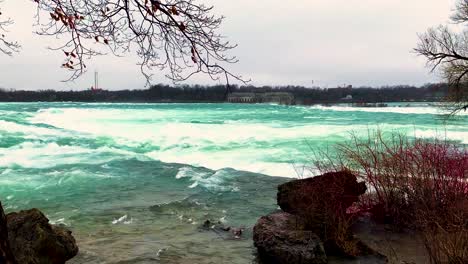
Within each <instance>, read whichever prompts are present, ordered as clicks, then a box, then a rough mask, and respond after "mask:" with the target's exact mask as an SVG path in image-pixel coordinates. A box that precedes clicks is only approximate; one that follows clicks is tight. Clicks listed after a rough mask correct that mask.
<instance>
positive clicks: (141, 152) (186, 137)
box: [0, 103, 468, 177]
mask: <svg viewBox="0 0 468 264" xmlns="http://www.w3.org/2000/svg"><path fill="white" fill-rule="evenodd" d="M22 106H23V105H22V104H6V105H3V110H2V111H3V113H4V116H5V117H8V116H14V115H15V114H16V115H17V116H18V115H20V114H21V113H23V114H24V112H23V111H22V110H21V107H22ZM36 106H37V109H33V110H34V111H26V114H27V115H26V116H22V117H21V118H18V120H14V118H5V119H4V120H2V119H0V131H1V132H2V134H3V137H5V135H6V134H10V135H18V136H20V137H22V140H21V141H20V142H18V144H15V145H13V146H10V147H7V148H5V147H2V148H0V156H1V157H2V158H1V160H0V167H9V166H21V167H31V168H47V167H54V166H58V165H61V164H62V165H63V164H70V163H80V164H83V163H84V164H94V163H103V162H108V161H110V160H113V159H125V158H127V159H129V158H136V159H139V160H148V159H154V160H158V161H162V162H166V163H181V164H188V165H192V166H202V167H206V168H209V169H212V170H221V169H224V168H233V169H236V170H242V171H250V172H256V173H262V174H267V175H272V176H283V177H298V176H301V175H299V174H301V173H304V170H303V167H304V166H307V165H308V164H307V162H308V160H309V159H310V157H311V154H312V151H313V150H314V149H316V148H321V147H326V146H331V145H333V144H334V143H336V142H342V141H343V140H345V139H346V138H347V137H348V136H349V133H350V132H354V133H358V134H362V135H365V134H366V133H368V132H369V130H372V129H381V130H383V131H390V130H391V131H398V132H403V133H406V134H408V135H409V136H416V137H423V138H434V137H438V138H443V139H448V140H454V141H457V142H460V143H462V144H468V127H467V126H466V125H465V124H466V121H467V119H468V116H467V115H466V114H465V113H462V114H460V115H459V116H457V117H456V118H455V120H454V121H449V122H447V121H445V120H444V119H443V118H442V117H441V116H440V114H441V109H439V108H436V107H430V106H423V107H421V106H417V107H405V108H402V107H387V108H352V107H340V106H334V107H320V106H317V107H300V106H294V107H285V106H274V105H227V104H224V105H223V104H203V105H197V104H193V105H189V104H174V105H170V104H165V105H151V104H139V105H138V104H137V105H132V104H72V103H68V104H62V105H61V104H44V105H41V104H37V105H36ZM5 108H6V109H5ZM18 108H19V109H18ZM60 141H64V142H65V141H66V143H60ZM69 141H73V142H69Z"/></svg>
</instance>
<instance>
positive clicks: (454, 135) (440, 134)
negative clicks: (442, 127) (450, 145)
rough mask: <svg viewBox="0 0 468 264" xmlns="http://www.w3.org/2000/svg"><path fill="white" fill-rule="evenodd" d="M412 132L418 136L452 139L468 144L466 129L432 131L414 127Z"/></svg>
mask: <svg viewBox="0 0 468 264" xmlns="http://www.w3.org/2000/svg"><path fill="white" fill-rule="evenodd" d="M414 134H415V136H416V137H418V138H425V139H437V140H453V141H458V142H460V143H462V144H468V131H434V130H422V129H416V130H415V131H414Z"/></svg>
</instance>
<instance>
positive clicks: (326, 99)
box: [0, 83, 448, 105]
mask: <svg viewBox="0 0 468 264" xmlns="http://www.w3.org/2000/svg"><path fill="white" fill-rule="evenodd" d="M229 90H230V92H289V93H292V94H293V95H294V96H295V100H296V103H297V104H306V105H309V104H323V103H338V102H367V103H378V102H395V101H439V100H440V99H442V98H443V97H444V96H445V95H446V94H447V91H448V86H447V85H446V84H443V83H442V84H427V85H424V86H421V87H415V86H407V85H398V86H385V87H379V88H372V87H359V88H352V87H351V86H348V87H339V88H306V87H302V86H281V87H271V86H262V87H255V86H231V87H230V89H229ZM226 94H227V89H226V86H225V85H217V86H202V85H190V86H189V85H183V86H169V85H164V84H157V85H153V86H152V87H151V88H149V89H144V90H120V91H108V90H85V91H54V90H39V91H25V90H6V89H0V102H36V101H46V102H63V101H75V102H223V101H225V99H226ZM346 97H348V98H351V97H352V99H351V100H344V98H346Z"/></svg>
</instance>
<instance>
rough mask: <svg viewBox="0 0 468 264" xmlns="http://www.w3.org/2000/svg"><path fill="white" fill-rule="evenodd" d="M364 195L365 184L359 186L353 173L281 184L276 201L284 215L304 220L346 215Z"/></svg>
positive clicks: (327, 175)
mask: <svg viewBox="0 0 468 264" xmlns="http://www.w3.org/2000/svg"><path fill="white" fill-rule="evenodd" d="M365 192H366V185H365V183H364V182H358V181H357V178H356V176H355V175H353V174H352V173H351V172H348V171H341V172H331V173H325V174H323V175H321V176H316V177H312V178H307V179H302V180H294V181H291V182H287V183H285V184H282V185H280V186H278V195H277V200H278V205H279V206H280V207H281V209H282V210H283V211H285V212H288V213H291V214H295V215H300V216H304V217H305V218H308V217H311V216H312V217H320V216H324V215H326V214H329V213H334V214H336V215H344V214H346V209H347V208H348V207H350V206H351V205H352V204H353V203H355V202H357V201H358V200H359V196H360V195H362V194H364V193H365Z"/></svg>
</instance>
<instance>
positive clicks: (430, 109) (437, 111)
mask: <svg viewBox="0 0 468 264" xmlns="http://www.w3.org/2000/svg"><path fill="white" fill-rule="evenodd" d="M310 108H312V109H319V110H322V111H338V112H370V113H397V114H431V115H444V114H447V113H448V112H447V111H445V110H444V109H443V108H439V107H435V106H409V107H396V106H388V107H352V106H320V105H317V106H312V107H310ZM457 115H468V113H467V112H459V113H457Z"/></svg>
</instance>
